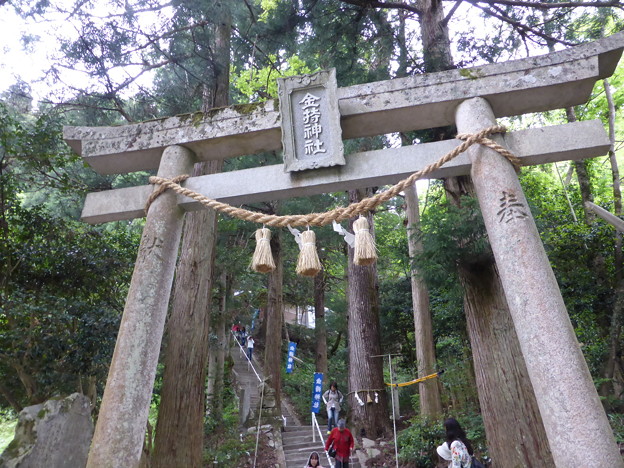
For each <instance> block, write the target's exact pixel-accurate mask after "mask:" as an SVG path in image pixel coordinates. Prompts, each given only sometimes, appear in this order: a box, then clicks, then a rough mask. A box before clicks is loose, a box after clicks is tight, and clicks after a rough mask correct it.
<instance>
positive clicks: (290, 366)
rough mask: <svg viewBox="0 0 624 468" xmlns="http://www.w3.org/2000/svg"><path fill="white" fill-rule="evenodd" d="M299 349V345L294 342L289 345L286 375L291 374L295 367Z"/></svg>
mask: <svg viewBox="0 0 624 468" xmlns="http://www.w3.org/2000/svg"><path fill="white" fill-rule="evenodd" d="M296 349H297V343H293V342H292V341H291V342H290V343H288V356H287V358H286V373H287V374H290V373H291V372H292V371H293V367H294V366H295V350H296Z"/></svg>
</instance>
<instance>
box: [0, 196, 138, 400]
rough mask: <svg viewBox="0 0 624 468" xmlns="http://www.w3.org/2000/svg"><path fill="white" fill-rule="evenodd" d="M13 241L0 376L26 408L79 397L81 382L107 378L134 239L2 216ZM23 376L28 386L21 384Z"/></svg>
mask: <svg viewBox="0 0 624 468" xmlns="http://www.w3.org/2000/svg"><path fill="white" fill-rule="evenodd" d="M5 215H6V216H7V220H8V235H9V237H8V239H7V240H8V242H7V248H6V249H5V250H4V251H3V252H4V255H3V256H2V258H0V262H2V264H3V265H11V270H10V274H9V275H8V276H6V277H5V283H4V288H3V290H2V291H0V294H2V296H1V299H2V304H3V307H2V310H1V311H0V353H1V354H2V357H3V359H2V360H0V375H2V376H3V377H4V378H5V379H6V382H8V383H10V385H11V390H12V392H14V396H16V398H17V399H18V400H20V401H22V403H33V402H38V401H41V400H43V399H45V398H47V397H49V396H52V395H54V394H57V393H59V392H60V393H70V392H72V391H75V390H76V387H75V385H76V382H77V376H80V375H82V376H96V377H97V380H98V381H100V382H103V381H104V380H105V377H106V374H107V366H108V362H109V360H110V357H111V354H112V350H113V346H114V340H115V336H116V333H117V327H118V323H119V317H120V312H121V310H122V309H123V298H124V297H125V294H126V287H127V282H128V280H129V275H130V273H131V271H132V264H133V260H134V255H135V247H136V242H137V238H136V237H135V236H134V235H133V234H132V233H131V232H127V231H125V230H120V231H115V230H98V229H95V228H92V227H88V226H86V225H84V224H81V223H77V222H73V221H67V220H62V219H59V218H52V217H49V216H47V215H46V214H45V213H44V212H43V211H42V210H41V209H36V208H33V209H21V208H17V207H14V208H13V209H11V210H10V211H9V212H8V213H5ZM17 373H19V376H20V381H21V382H22V383H24V382H25V380H24V377H25V376H29V379H32V384H31V385H25V386H24V387H22V388H20V387H21V386H19V385H18V382H19V381H18V380H17Z"/></svg>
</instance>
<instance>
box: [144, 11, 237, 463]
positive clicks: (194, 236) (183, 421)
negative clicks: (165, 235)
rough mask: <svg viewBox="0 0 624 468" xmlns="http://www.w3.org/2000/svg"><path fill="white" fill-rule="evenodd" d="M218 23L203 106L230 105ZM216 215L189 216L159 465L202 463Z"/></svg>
mask: <svg viewBox="0 0 624 468" xmlns="http://www.w3.org/2000/svg"><path fill="white" fill-rule="evenodd" d="M220 16H221V17H220V18H218V21H216V22H215V46H214V51H215V60H214V62H215V67H214V83H215V85H214V91H213V93H212V95H211V99H210V100H208V99H206V100H205V101H204V107H212V106H224V105H227V104H228V86H229V60H230V44H229V37H230V33H231V29H232V28H231V24H232V20H231V15H230V12H229V11H228V7H227V6H226V5H222V14H221V15H220ZM208 101H212V102H208ZM222 167H223V161H208V162H203V163H199V164H196V165H195V168H194V170H193V175H194V176H198V175H204V174H212V173H216V172H220V171H221V169H222ZM216 230H217V217H216V213H215V212H214V211H213V210H209V209H206V210H201V211H197V212H193V213H188V214H187V215H186V222H185V226H184V233H183V240H182V248H181V254H180V260H179V262H178V266H177V270H176V278H175V284H174V295H173V302H172V308H171V317H170V318H169V321H168V323H167V340H166V352H165V372H164V375H163V388H162V392H161V402H160V407H159V413H158V422H157V424H156V439H155V450H154V460H153V462H154V467H155V468H161V467H162V468H169V467H172V466H201V463H202V452H203V438H204V425H203V422H204V413H205V407H204V404H205V398H204V385H205V380H206V364H207V357H208V340H209V333H208V332H209V324H210V313H209V310H210V306H211V292H212V284H213V283H212V281H213V270H214V258H215V247H216Z"/></svg>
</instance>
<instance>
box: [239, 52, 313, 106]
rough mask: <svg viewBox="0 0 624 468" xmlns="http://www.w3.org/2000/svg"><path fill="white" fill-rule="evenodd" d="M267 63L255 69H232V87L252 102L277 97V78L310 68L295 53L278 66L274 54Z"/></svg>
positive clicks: (293, 74)
mask: <svg viewBox="0 0 624 468" xmlns="http://www.w3.org/2000/svg"><path fill="white" fill-rule="evenodd" d="M267 59H268V61H269V62H270V64H269V65H267V66H265V67H262V68H259V69H255V68H250V69H244V70H240V71H237V70H236V68H234V69H233V70H232V76H234V77H235V78H234V79H233V83H234V88H235V89H236V90H237V91H238V92H239V93H240V94H241V95H242V96H244V97H245V98H246V99H247V101H250V102H253V101H257V100H258V99H260V100H264V99H274V98H277V78H283V77H287V76H295V75H304V74H307V73H311V72H312V70H311V69H310V67H308V66H307V65H306V63H305V62H304V61H303V60H301V59H300V58H299V57H298V56H297V55H293V56H291V57H288V58H287V59H286V60H285V61H284V62H283V64H281V65H279V66H278V63H279V60H278V58H277V56H276V55H273V54H271V55H269V56H268V57H267Z"/></svg>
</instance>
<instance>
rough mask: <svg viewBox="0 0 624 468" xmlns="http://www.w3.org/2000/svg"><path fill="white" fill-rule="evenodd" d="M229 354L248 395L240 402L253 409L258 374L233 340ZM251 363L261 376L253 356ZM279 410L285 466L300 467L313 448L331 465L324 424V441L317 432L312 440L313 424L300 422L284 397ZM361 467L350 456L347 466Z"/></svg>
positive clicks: (256, 401)
mask: <svg viewBox="0 0 624 468" xmlns="http://www.w3.org/2000/svg"><path fill="white" fill-rule="evenodd" d="M231 355H232V359H233V361H234V366H233V369H232V370H233V372H234V374H235V377H236V381H237V382H238V385H239V387H241V388H243V391H244V392H248V396H245V397H241V400H242V401H245V400H247V399H248V403H243V405H246V404H248V405H249V407H248V410H249V411H251V412H254V411H255V410H256V408H258V406H259V404H260V394H259V392H258V383H259V380H258V377H257V376H256V374H255V373H254V371H253V369H252V368H251V366H250V365H249V362H248V361H247V358H246V357H245V356H244V354H243V352H242V351H240V348H239V346H238V344H237V343H236V342H235V343H233V345H232V348H231ZM253 364H254V368H255V369H256V372H258V375H259V377H260V378H261V379H262V378H263V374H262V369H261V367H260V365H259V363H258V362H257V361H256V359H255V357H254V358H253ZM244 411H245V410H244ZM281 413H282V418H283V419H284V428H283V432H282V447H283V450H284V456H285V459H286V468H303V467H304V466H305V464H306V462H307V461H308V457H309V456H310V453H311V452H312V451H316V452H318V453H319V455H320V457H321V465H322V466H323V467H324V468H331V465H330V464H329V463H328V462H327V456H326V455H325V451H324V444H325V438H326V437H327V433H326V430H325V425H324V424H321V434H322V437H323V440H320V437H319V435H318V432H317V433H316V441H313V440H312V439H313V437H312V426H303V425H301V423H300V422H299V420H298V418H297V416H296V414H295V412H294V411H293V410H292V407H291V405H290V404H289V403H288V401H287V400H286V399H285V398H282V406H281ZM280 458H281V457H280ZM331 462H332V463H334V460H333V459H331ZM360 467H361V465H360V463H359V462H358V460H357V457H351V461H350V463H349V468H360Z"/></svg>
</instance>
